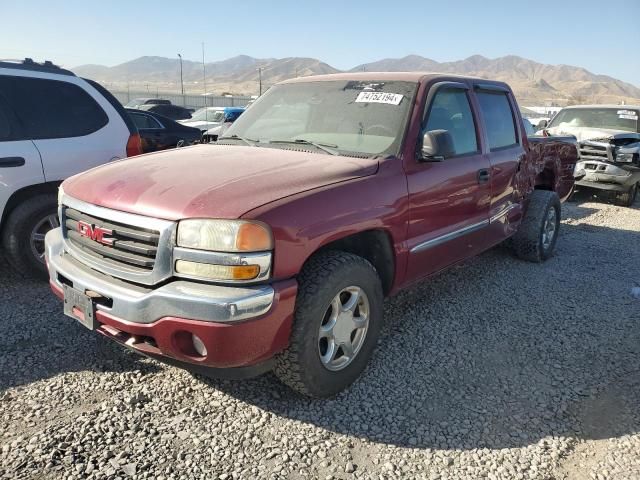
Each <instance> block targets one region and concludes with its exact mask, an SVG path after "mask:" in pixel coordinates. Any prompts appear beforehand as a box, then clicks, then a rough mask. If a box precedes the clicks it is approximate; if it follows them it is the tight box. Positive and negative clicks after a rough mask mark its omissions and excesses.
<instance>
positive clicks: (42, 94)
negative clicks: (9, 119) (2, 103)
mask: <svg viewBox="0 0 640 480" xmlns="http://www.w3.org/2000/svg"><path fill="white" fill-rule="evenodd" d="M0 89H1V90H2V92H3V93H4V95H5V98H6V99H7V102H8V103H9V104H10V106H11V107H12V108H13V111H14V112H15V113H16V115H17V117H18V118H19V120H20V122H21V123H22V126H23V128H24V130H25V134H26V136H27V137H28V138H31V139H34V140H39V139H49V138H69V137H81V136H84V135H89V134H90V133H93V132H95V131H97V130H99V129H101V128H102V127H104V126H105V125H106V124H107V123H108V122H109V118H108V117H107V114H106V113H105V112H104V111H103V110H102V108H101V107H100V105H98V103H97V102H96V101H95V100H94V99H93V98H92V97H91V96H90V95H89V94H88V93H87V92H85V91H84V90H83V89H82V88H80V87H78V86H77V85H74V84H71V83H68V82H60V81H57V80H47V79H41V78H26V77H0Z"/></svg>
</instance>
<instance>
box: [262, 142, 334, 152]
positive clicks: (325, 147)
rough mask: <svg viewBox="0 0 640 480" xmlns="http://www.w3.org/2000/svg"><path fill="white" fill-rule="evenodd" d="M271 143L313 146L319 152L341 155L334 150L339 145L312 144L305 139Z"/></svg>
mask: <svg viewBox="0 0 640 480" xmlns="http://www.w3.org/2000/svg"><path fill="white" fill-rule="evenodd" d="M269 143H290V144H293V145H295V144H298V145H311V146H313V147H316V148H317V149H318V150H322V151H324V152H327V153H329V154H331V155H340V153H339V152H338V151H337V150H334V148H338V145H333V144H331V143H319V142H312V141H310V140H305V139H304V138H297V139H295V140H269Z"/></svg>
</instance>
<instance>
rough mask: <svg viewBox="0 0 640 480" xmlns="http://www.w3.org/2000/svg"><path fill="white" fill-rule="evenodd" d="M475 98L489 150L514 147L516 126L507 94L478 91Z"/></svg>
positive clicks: (516, 141)
mask: <svg viewBox="0 0 640 480" xmlns="http://www.w3.org/2000/svg"><path fill="white" fill-rule="evenodd" d="M477 97H478V103H479V104H480V111H481V112H482V118H483V119H484V125H485V128H486V130H487V136H488V137H489V148H490V149H491V150H496V149H500V148H505V147H511V146H513V145H516V144H517V143H518V140H517V136H516V125H515V123H514V121H513V112H512V111H511V105H510V104H509V98H508V97H507V94H506V93H503V92H484V91H479V92H478V94H477Z"/></svg>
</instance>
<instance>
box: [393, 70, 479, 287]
mask: <svg viewBox="0 0 640 480" xmlns="http://www.w3.org/2000/svg"><path fill="white" fill-rule="evenodd" d="M471 96H472V92H471V91H470V89H469V86H468V85H467V84H466V83H459V82H440V83H436V84H435V85H433V86H431V88H430V89H429V92H428V93H427V99H426V103H425V105H426V107H425V112H424V114H423V123H422V133H421V134H420V138H419V146H418V151H419V150H420V147H421V144H422V141H421V139H422V136H423V135H424V133H426V132H427V131H433V130H446V131H448V132H449V133H450V134H451V137H452V139H453V143H454V147H455V154H454V155H452V156H449V157H447V158H445V159H444V160H442V161H425V160H424V159H420V158H416V159H411V161H410V162H405V171H406V175H407V183H408V190H409V205H410V220H409V226H408V235H407V241H408V248H409V251H410V254H409V261H408V265H407V277H406V279H407V281H408V282H411V281H414V280H418V279H420V278H422V277H424V276H426V275H429V274H431V273H434V272H436V271H438V270H441V269H443V268H445V267H447V266H448V265H451V264H453V263H455V262H457V261H460V260H462V259H464V258H467V257H470V256H472V255H475V254H476V253H478V252H480V251H482V250H483V249H484V248H485V244H486V241H485V239H484V230H485V229H486V227H487V225H488V221H489V200H490V196H491V183H490V178H489V167H490V165H489V160H488V158H487V157H486V156H485V155H483V153H482V141H481V133H480V132H481V129H480V128H479V125H480V124H479V121H478V117H477V115H476V113H475V110H474V108H473V104H472V102H471ZM417 156H419V155H417Z"/></svg>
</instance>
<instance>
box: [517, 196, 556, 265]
mask: <svg viewBox="0 0 640 480" xmlns="http://www.w3.org/2000/svg"><path fill="white" fill-rule="evenodd" d="M559 231H560V199H559V198H558V195H557V194H556V193H555V192H551V191H548V190H534V191H533V192H532V193H531V198H530V200H529V206H528V208H527V211H526V213H525V215H524V218H523V219H522V223H521V224H520V227H519V228H518V231H517V232H516V234H515V235H514V236H513V247H514V250H515V252H516V255H517V256H518V257H520V258H522V259H523V260H528V261H530V262H544V261H545V260H547V259H548V258H549V257H551V256H552V255H553V251H554V249H555V246H556V242H557V240H558V233H559Z"/></svg>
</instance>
